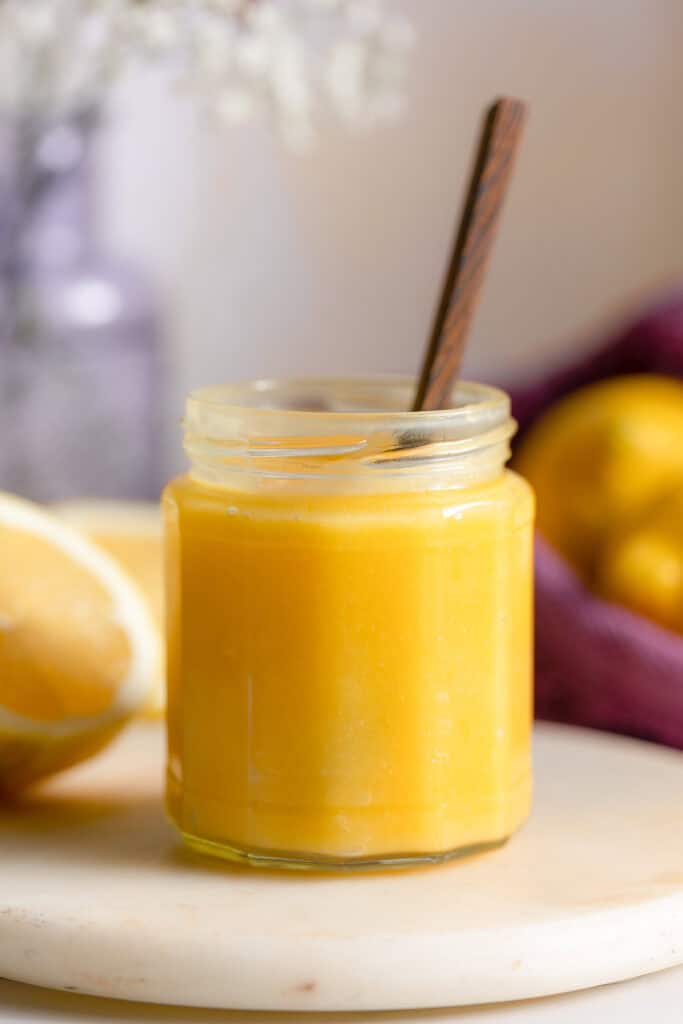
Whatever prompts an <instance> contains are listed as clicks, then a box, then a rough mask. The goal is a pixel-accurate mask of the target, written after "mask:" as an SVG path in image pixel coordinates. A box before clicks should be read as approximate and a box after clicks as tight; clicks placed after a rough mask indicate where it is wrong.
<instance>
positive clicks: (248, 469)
mask: <svg viewBox="0 0 683 1024" xmlns="http://www.w3.org/2000/svg"><path fill="white" fill-rule="evenodd" d="M414 389H415V381H414V380H413V379H412V378H410V377H397V376H394V377H386V376H385V377H380V376H377V377H337V378H335V377H300V378H282V379H277V378H276V379H266V380H254V381H247V382H245V383H243V384H233V385H224V386H222V387H216V388H203V389H201V390H200V391H194V392H192V393H191V394H190V395H189V397H188V400H187V407H186V416H185V420H184V428H185V451H186V453H187V454H188V456H189V457H190V460H191V463H192V467H193V472H195V473H196V474H198V475H199V476H201V477H202V478H203V479H216V478H225V477H226V474H228V473H237V472H239V473H254V472H257V473H259V474H260V475H261V476H265V475H268V474H270V475H271V476H273V477H277V478H278V479H284V478H289V479H293V478H297V477H299V476H306V477H309V478H311V477H313V476H318V477H320V476H325V477H331V476H334V477H348V476H349V475H354V474H355V475H356V476H357V475H358V474H371V475H372V476H375V477H376V476H377V474H378V472H379V471H380V470H381V471H383V473H384V475H387V474H391V473H396V474H399V475H405V474H406V473H410V472H412V473H414V472H416V471H417V470H419V471H421V472H423V473H431V474H443V473H446V472H447V473H450V474H451V475H452V473H453V466H454V463H456V462H457V464H458V465H459V466H460V467H461V470H459V472H460V473H461V475H462V474H464V473H465V472H467V473H469V472H470V468H471V464H473V462H472V460H474V463H476V465H475V470H476V473H480V472H481V467H482V466H483V465H484V464H490V465H491V466H497V467H498V471H499V470H500V467H501V466H502V465H503V463H504V461H505V459H506V458H507V457H508V455H509V441H510V438H511V437H512V435H513V433H514V431H515V426H516V424H515V422H514V420H512V419H511V417H510V399H509V397H508V396H507V395H506V394H505V392H503V391H500V390H499V389H498V388H493V387H490V386H488V385H485V384H476V383H471V382H467V381H460V382H458V384H457V385H456V387H455V388H454V392H453V402H454V404H453V406H452V408H450V409H437V410H426V411H420V412H413V411H411V410H410V409H409V406H410V403H411V401H412V396H413V394H414ZM248 402H251V403H252V404H245V403H248ZM307 405H308V407H306V406H307ZM477 466H478V468H477Z"/></svg>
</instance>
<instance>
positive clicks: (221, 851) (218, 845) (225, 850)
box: [181, 832, 509, 872]
mask: <svg viewBox="0 0 683 1024" xmlns="http://www.w3.org/2000/svg"><path fill="white" fill-rule="evenodd" d="M181 835H182V837H183V841H184V843H185V845H186V846H188V847H189V848H190V849H191V850H193V851H194V852H195V853H201V854H205V855H208V856H210V857H218V858H220V859H221V860H227V861H231V862H232V863H236V864H244V865H247V866H248V867H251V868H261V869H266V870H268V869H270V870H280V869H284V870H288V871H330V872H353V871H386V870H395V869H400V868H416V867H426V866H428V865H434V864H445V863H446V862H447V861H451V860H457V859H458V858H462V857H470V856H473V855H474V854H478V853H486V852H488V851H489V850H496V849H498V848H499V847H501V846H504V845H505V843H506V842H507V841H508V838H509V837H508V836H506V837H505V838H503V839H493V840H487V841H485V842H481V843H472V844H470V845H469V846H461V847H458V848H457V849H455V850H446V851H445V852H443V853H410V854H406V853H397V854H386V855H377V856H372V857H357V858H350V857H349V858H344V857H339V858H337V857H328V856H324V855H322V854H309V853H291V852H281V851H279V850H259V849H246V848H245V847H239V846H231V845H230V844H229V843H223V842H215V841H214V840H211V839H200V838H199V837H198V836H193V835H191V834H190V833H189V832H181Z"/></svg>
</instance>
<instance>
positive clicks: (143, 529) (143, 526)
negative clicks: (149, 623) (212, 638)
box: [53, 499, 166, 716]
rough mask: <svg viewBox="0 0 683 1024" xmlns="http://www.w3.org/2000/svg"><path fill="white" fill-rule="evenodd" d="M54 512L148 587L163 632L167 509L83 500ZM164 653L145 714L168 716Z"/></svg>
mask: <svg viewBox="0 0 683 1024" xmlns="http://www.w3.org/2000/svg"><path fill="white" fill-rule="evenodd" d="M53 508H54V511H55V512H57V513H58V515H59V516H60V517H61V518H62V519H64V520H65V521H66V522H68V523H70V524H71V525H72V526H75V527H76V528H77V529H79V530H81V531H82V532H83V533H85V534H87V536H88V537H90V538H91V539H92V540H94V541H96V542H97V544H99V545H100V547H102V548H104V549H105V551H107V552H108V553H109V554H110V555H113V557H114V558H115V559H116V560H117V562H119V564H120V565H122V566H123V568H124V569H125V570H126V572H127V573H128V574H129V575H130V576H132V578H133V579H134V580H135V582H136V583H137V585H138V586H139V588H140V590H141V591H142V593H143V595H144V597H145V600H146V601H147V607H148V609H149V611H150V614H151V616H152V618H153V620H154V622H155V624H156V626H157V629H158V630H159V636H160V637H161V635H162V633H163V618H164V600H163V545H162V530H161V512H160V508H159V505H158V503H156V502H151V501H149V502H148V501H113V500H105V499H97V500H91V499H82V500H78V501H66V502H61V503H60V504H58V505H54V506H53ZM159 651H160V657H159V661H158V662H157V664H156V665H155V667H154V671H153V674H152V690H151V693H150V699H149V702H148V703H147V705H146V707H145V712H146V713H147V714H149V715H152V716H159V715H161V714H163V711H164V708H165V707H166V685H165V668H164V662H163V649H162V645H161V642H160V645H159Z"/></svg>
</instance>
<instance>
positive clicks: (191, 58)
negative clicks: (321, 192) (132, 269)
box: [0, 0, 412, 145]
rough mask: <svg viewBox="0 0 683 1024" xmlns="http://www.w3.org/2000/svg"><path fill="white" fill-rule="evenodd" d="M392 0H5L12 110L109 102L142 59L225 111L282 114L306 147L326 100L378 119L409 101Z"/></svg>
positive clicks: (1, 49)
mask: <svg viewBox="0 0 683 1024" xmlns="http://www.w3.org/2000/svg"><path fill="white" fill-rule="evenodd" d="M389 8H390V5H389V4H388V3H385V2H383V0H0V112H1V111H2V110H9V111H15V112H22V111H24V112H31V111H32V112H38V113H40V114H41V115H43V116H45V115H53V116H54V115H59V114H60V113H63V112H65V111H69V110H73V109H77V108H79V107H83V106H87V105H90V104H92V103H94V102H97V101H98V100H99V99H100V98H101V95H102V93H103V91H104V90H105V88H106V87H107V86H108V84H109V82H110V81H111V80H112V79H113V77H114V76H115V75H116V74H117V73H120V72H121V71H122V70H124V69H125V68H126V67H127V66H128V65H129V64H131V63H132V62H133V61H139V60H141V59H147V60H150V59H151V60H156V61H157V62H160V61H164V62H165V65H166V66H167V68H168V69H169V70H170V73H172V74H174V75H175V76H176V77H178V78H179V79H180V80H181V81H182V82H183V84H184V85H185V86H186V88H188V89H190V90H192V91H193V92H195V93H196V94H197V95H198V96H199V97H200V99H201V101H202V102H203V103H206V104H207V105H208V106H210V107H213V108H214V110H215V111H216V112H217V113H218V114H219V115H220V116H221V117H222V118H223V119H224V120H227V121H230V122H231V123H239V122H242V121H245V120H248V119H250V118H253V117H257V116H259V115H265V116H270V117H272V118H274V119H275V121H276V123H277V124H278V125H279V127H280V129H281V130H282V133H283V135H284V136H285V138H287V139H288V140H289V141H290V142H292V143H293V144H295V145H302V144H303V142H304V141H306V140H309V139H310V137H311V135H312V131H313V125H314V120H315V118H316V114H317V111H318V110H319V109H321V107H324V105H325V104H327V105H329V106H330V107H332V109H334V110H336V111H337V113H339V114H340V115H341V116H342V117H343V118H344V119H345V120H348V121H350V122H356V123H359V124H369V123H372V122H373V121H374V120H377V119H379V118H383V117H387V116H390V115H392V114H393V113H395V111H396V109H397V107H398V105H399V104H400V98H401V92H402V85H403V76H404V71H405V64H406V54H407V51H408V50H409V48H410V46H411V45H412V27H411V26H410V24H409V23H408V22H406V20H405V19H404V18H402V17H401V16H398V15H396V14H393V13H390V10H389Z"/></svg>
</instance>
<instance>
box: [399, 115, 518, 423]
mask: <svg viewBox="0 0 683 1024" xmlns="http://www.w3.org/2000/svg"><path fill="white" fill-rule="evenodd" d="M526 113H527V108H526V104H524V103H522V102H521V100H516V99H509V98H503V99H499V100H498V101H497V102H496V103H494V104H493V106H492V107H491V108H490V110H489V111H488V113H487V115H486V118H485V121H484V126H483V130H482V135H481V140H480V143H479V149H478V152H477V158H476V161H475V165H474V170H473V173H472V179H471V181H470V186H469V190H468V193H467V199H466V201H465V207H464V210H463V213H462V217H461V220H460V225H459V228H458V232H457V235H456V239H455V244H454V247H453V252H452V254H451V259H450V263H449V266H448V271H447V273H446V277H445V280H444V284H443V288H442V292H441V299H440V301H439V305H438V308H437V312H436V316H435V318H434V323H433V326H432V332H431V335H430V338H429V343H428V346H427V351H426V354H425V359H424V363H423V366H422V372H421V375H420V382H419V385H418V389H417V393H416V395H415V402H414V405H413V408H414V409H415V410H419V409H444V408H448V407H449V406H450V404H451V397H452V394H453V388H454V386H455V382H456V380H457V377H458V374H459V372H460V366H461V363H462V358H463V355H464V351H465V344H466V341H467V336H468V332H469V328H470V324H471V322H472V317H473V315H474V312H475V309H476V306H477V301H478V299H479V294H480V291H481V286H482V284H483V281H484V276H485V273H486V268H487V266H488V263H489V259H490V256H491V251H492V248H493V243H494V241H495V237H496V229H497V227H498V221H499V218H500V213H501V209H502V207H503V202H504V199H505V195H506V193H507V189H508V185H509V183H510V178H511V175H512V170H513V166H514V162H515V156H516V154H517V149H518V146H519V142H520V140H521V136H522V129H523V126H524V121H525V119H526Z"/></svg>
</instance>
